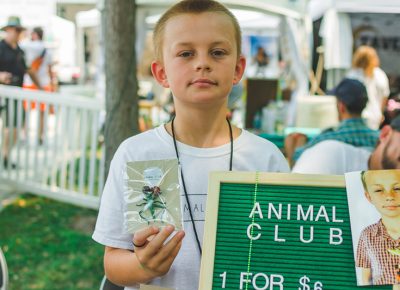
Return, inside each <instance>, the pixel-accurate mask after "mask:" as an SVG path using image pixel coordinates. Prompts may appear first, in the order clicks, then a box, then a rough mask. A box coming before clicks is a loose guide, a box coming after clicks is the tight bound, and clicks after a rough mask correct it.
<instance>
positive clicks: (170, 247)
mask: <svg viewBox="0 0 400 290" xmlns="http://www.w3.org/2000/svg"><path fill="white" fill-rule="evenodd" d="M184 237H185V232H184V231H179V232H177V233H176V234H175V236H174V237H173V238H172V239H171V240H169V241H168V242H167V243H166V244H165V245H164V247H163V248H162V249H161V250H160V252H159V254H158V258H159V259H160V262H163V261H164V260H166V259H168V258H169V257H170V256H171V255H172V253H174V252H175V251H177V252H176V254H178V252H179V249H180V247H181V244H182V240H183V238H184ZM175 256H176V255H175Z"/></svg>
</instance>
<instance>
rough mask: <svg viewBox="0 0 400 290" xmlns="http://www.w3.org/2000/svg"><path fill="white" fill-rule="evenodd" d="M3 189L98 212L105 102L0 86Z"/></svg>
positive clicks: (0, 162)
mask: <svg viewBox="0 0 400 290" xmlns="http://www.w3.org/2000/svg"><path fill="white" fill-rule="evenodd" d="M0 107H1V110H0V128H1V131H0V133H1V134H0V148H1V151H0V184H1V183H3V184H5V185H7V186H11V187H12V189H13V190H15V191H19V192H30V193H34V194H38V195H43V196H46V197H49V198H52V199H56V200H60V201H64V202H68V203H72V204H76V205H80V206H84V207H88V208H95V209H96V208H98V206H99V202H100V195H101V192H102V189H103V182H104V152H105V150H104V148H103V145H102V142H101V141H99V140H100V138H99V136H100V134H101V126H102V122H101V116H102V112H103V110H104V102H102V101H99V100H98V99H91V98H85V97H80V96H75V95H64V94H59V93H46V92H43V91H31V90H23V89H21V88H16V87H10V86H2V85H0Z"/></svg>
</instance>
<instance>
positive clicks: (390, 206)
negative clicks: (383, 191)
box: [383, 204, 400, 210]
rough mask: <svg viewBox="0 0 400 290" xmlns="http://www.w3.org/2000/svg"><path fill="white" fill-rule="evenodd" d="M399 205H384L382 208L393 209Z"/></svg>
mask: <svg viewBox="0 0 400 290" xmlns="http://www.w3.org/2000/svg"><path fill="white" fill-rule="evenodd" d="M399 207H400V205H399V204H398V205H384V206H383V208H385V209H388V210H395V209H398V208H399Z"/></svg>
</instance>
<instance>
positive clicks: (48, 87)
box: [21, 27, 56, 144]
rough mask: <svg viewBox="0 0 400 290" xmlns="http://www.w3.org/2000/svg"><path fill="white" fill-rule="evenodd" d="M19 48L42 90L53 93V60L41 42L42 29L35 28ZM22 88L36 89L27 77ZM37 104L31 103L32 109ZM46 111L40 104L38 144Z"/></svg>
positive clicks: (25, 104)
mask: <svg viewBox="0 0 400 290" xmlns="http://www.w3.org/2000/svg"><path fill="white" fill-rule="evenodd" d="M21 48H22V49H23V50H24V52H25V56H26V63H27V65H28V67H30V68H31V70H33V71H35V73H36V76H37V78H38V82H39V83H40V85H41V87H42V88H43V90H45V91H47V92H53V91H55V85H56V82H55V79H54V74H53V71H52V66H53V60H52V55H51V51H50V50H49V49H47V48H46V46H45V43H44V41H43V29H42V28H41V27H35V28H33V30H32V33H31V40H30V41H27V42H23V43H22V44H21ZM23 87H24V88H27V89H31V90H37V89H38V87H37V86H36V85H35V83H34V82H33V81H32V79H31V77H30V76H29V75H25V78H24V85H23ZM36 105H37V104H35V103H31V106H32V107H33V108H35V107H36ZM24 107H25V109H27V103H24ZM45 109H46V106H45V104H43V103H41V104H40V105H39V110H40V123H39V143H40V144H42V143H43V127H44V123H43V122H44V111H45Z"/></svg>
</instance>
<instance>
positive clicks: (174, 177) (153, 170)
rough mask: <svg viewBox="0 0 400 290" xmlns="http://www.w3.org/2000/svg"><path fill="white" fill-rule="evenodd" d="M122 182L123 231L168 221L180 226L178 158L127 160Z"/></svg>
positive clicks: (166, 223) (129, 231)
mask: <svg viewBox="0 0 400 290" xmlns="http://www.w3.org/2000/svg"><path fill="white" fill-rule="evenodd" d="M124 181H125V191H124V199H125V205H126V206H125V210H124V219H125V230H126V232H128V233H134V232H136V231H137V230H140V229H143V228H145V227H148V226H150V225H155V226H158V227H163V226H166V225H168V224H171V225H173V226H175V229H176V230H181V229H182V214H181V205H180V192H179V179H178V161H177V159H167V160H149V161H134V162H128V163H127V164H126V172H125V180H124Z"/></svg>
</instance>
